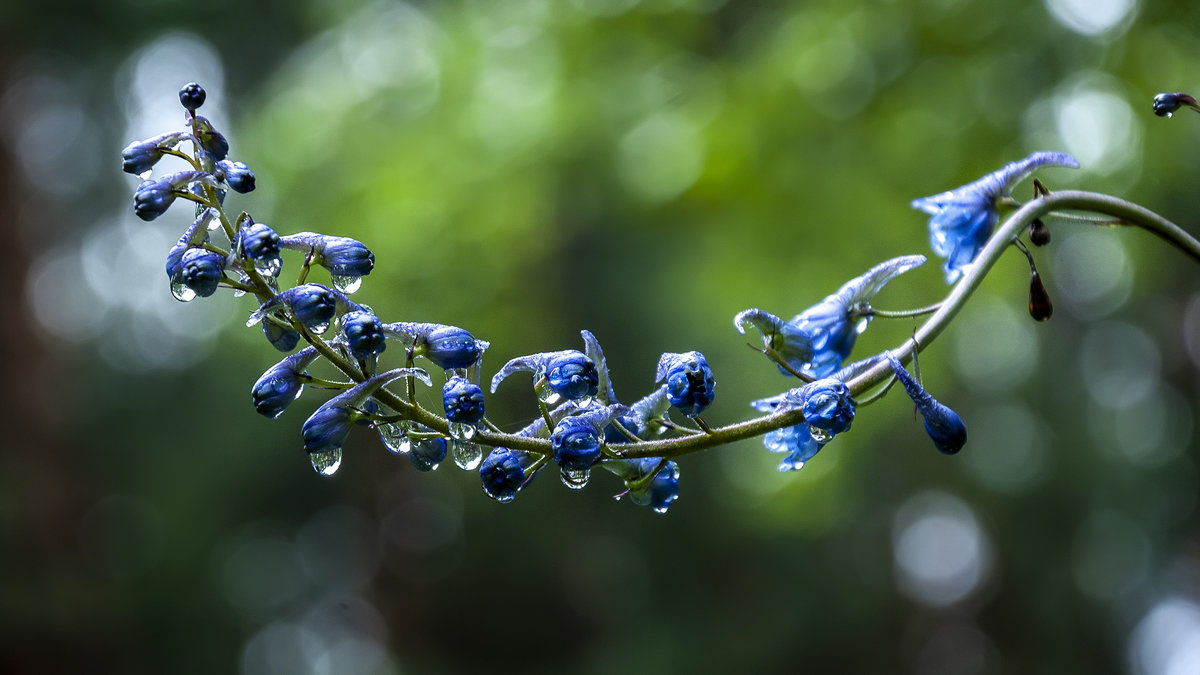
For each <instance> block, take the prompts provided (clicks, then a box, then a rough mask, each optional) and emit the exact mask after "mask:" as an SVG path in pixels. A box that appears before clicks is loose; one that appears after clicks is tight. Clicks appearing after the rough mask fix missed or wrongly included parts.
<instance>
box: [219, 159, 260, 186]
mask: <svg viewBox="0 0 1200 675" xmlns="http://www.w3.org/2000/svg"><path fill="white" fill-rule="evenodd" d="M217 166H218V167H219V169H220V172H221V173H220V174H219V175H218V177H220V176H222V175H223V176H224V178H225V182H226V183H227V184H228V185H229V187H230V188H231V189H232V190H233V191H234V192H240V193H242V194H245V193H247V192H253V191H254V187H255V179H254V172H253V171H251V170H250V167H248V166H246V165H245V164H243V163H241V162H231V161H229V160H227V159H223V160H221V161H219V162H217Z"/></svg>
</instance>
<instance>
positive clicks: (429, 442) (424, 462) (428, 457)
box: [407, 438, 447, 471]
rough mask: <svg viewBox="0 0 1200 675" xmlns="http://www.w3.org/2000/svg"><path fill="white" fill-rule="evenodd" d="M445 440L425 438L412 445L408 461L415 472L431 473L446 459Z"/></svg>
mask: <svg viewBox="0 0 1200 675" xmlns="http://www.w3.org/2000/svg"><path fill="white" fill-rule="evenodd" d="M446 449H447V445H446V439H444V438H426V439H423V440H420V441H417V442H416V443H413V445H412V449H411V450H409V451H408V453H407V454H408V459H409V461H411V462H412V465H413V467H415V468H416V469H417V471H433V470H434V469H436V468H438V464H441V463H442V460H444V459H446Z"/></svg>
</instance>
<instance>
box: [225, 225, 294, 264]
mask: <svg viewBox="0 0 1200 675" xmlns="http://www.w3.org/2000/svg"><path fill="white" fill-rule="evenodd" d="M246 220H247V221H249V222H244V223H243V224H242V227H241V229H239V230H238V233H237V242H236V244H235V245H234V251H240V253H241V255H244V256H245V257H246V258H247V259H249V260H250V261H251V262H252V263H253V264H254V269H256V270H258V272H259V273H260V274H265V275H268V276H271V277H277V276H279V272H280V271H282V270H283V260H282V259H281V258H280V255H279V252H280V250H281V248H280V246H279V235H278V234H276V233H275V230H273V229H271V228H270V227H268V226H267V225H265V224H263V223H256V222H254V221H253V220H250V219H249V216H247V218H246Z"/></svg>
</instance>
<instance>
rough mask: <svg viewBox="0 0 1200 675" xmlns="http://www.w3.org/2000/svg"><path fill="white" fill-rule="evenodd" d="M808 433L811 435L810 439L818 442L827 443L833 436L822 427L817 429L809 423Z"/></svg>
mask: <svg viewBox="0 0 1200 675" xmlns="http://www.w3.org/2000/svg"><path fill="white" fill-rule="evenodd" d="M808 434H809V435H810V436H812V439H813V440H814V441H816V442H818V443H828V442H829V439H831V438H833V436H832V435H830V433H829V432H827V431H825V430H824V429H818V428H816V427H814V426H811V425H810V426H809V427H808Z"/></svg>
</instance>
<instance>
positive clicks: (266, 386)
mask: <svg viewBox="0 0 1200 675" xmlns="http://www.w3.org/2000/svg"><path fill="white" fill-rule="evenodd" d="M268 325H269V324H268ZM319 355H320V354H319V353H318V352H317V349H316V347H305V348H304V349H301V350H300V351H298V352H296V353H295V354H292V355H291V356H289V357H287V358H285V359H283V360H282V361H280V362H279V363H276V364H275V365H273V366H271V367H270V368H268V369H267V371H266V372H265V373H263V374H262V377H260V378H258V381H257V382H255V383H254V386H253V387H251V388H250V398H251V400H253V401H254V409H255V410H257V411H258V413H259V414H261V415H266V416H267V417H270V418H271V419H275V418H276V417H279V416H280V415H282V414H283V411H284V409H286V408H287V407H288V406H289V405H291V404H292V401H295V400H296V399H298V398H300V394H302V393H304V383H305V378H304V375H305V372H304V371H305V369H306V368H308V366H309V364H311V363H312V362H313V361H314V360H315V359H316V358H317V357H318V356H319Z"/></svg>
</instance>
